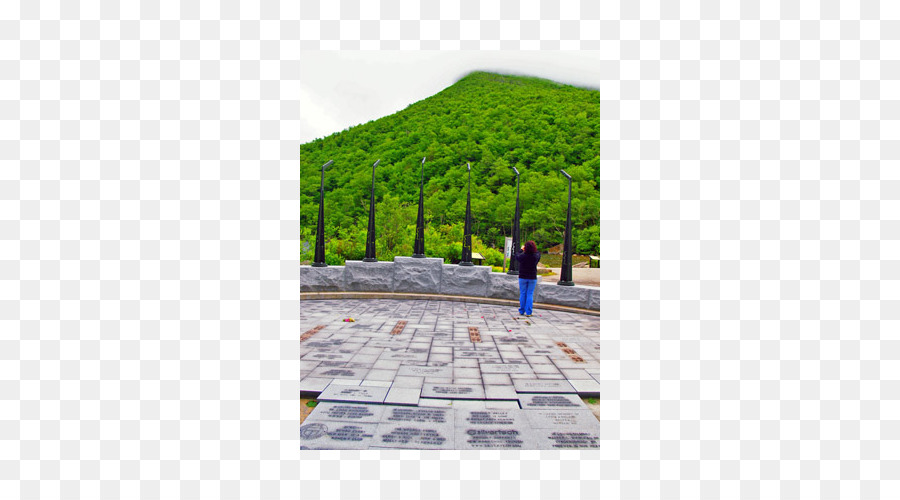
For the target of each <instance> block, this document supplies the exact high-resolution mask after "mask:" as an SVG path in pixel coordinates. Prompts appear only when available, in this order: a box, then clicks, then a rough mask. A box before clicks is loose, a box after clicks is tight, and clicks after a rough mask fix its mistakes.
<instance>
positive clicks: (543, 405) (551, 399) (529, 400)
mask: <svg viewBox="0 0 900 500" xmlns="http://www.w3.org/2000/svg"><path fill="white" fill-rule="evenodd" d="M519 405H521V406H522V409H523V410H551V409H558V408H561V409H566V410H571V409H575V408H584V409H586V408H587V405H586V404H584V401H582V400H581V398H579V397H578V396H576V395H574V394H519Z"/></svg>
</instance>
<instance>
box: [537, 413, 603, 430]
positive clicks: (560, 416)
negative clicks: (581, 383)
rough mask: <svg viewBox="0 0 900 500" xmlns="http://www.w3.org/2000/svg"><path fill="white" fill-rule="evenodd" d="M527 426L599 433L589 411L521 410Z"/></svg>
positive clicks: (597, 426) (598, 426)
mask: <svg viewBox="0 0 900 500" xmlns="http://www.w3.org/2000/svg"><path fill="white" fill-rule="evenodd" d="M522 413H524V414H525V417H526V418H527V420H528V425H529V426H531V427H533V428H535V429H557V430H577V429H588V430H593V431H597V432H599V431H600V422H599V421H598V420H597V418H596V417H595V416H594V414H593V413H592V412H591V410H589V409H585V410H581V409H575V410H565V409H561V408H555V409H552V410H522Z"/></svg>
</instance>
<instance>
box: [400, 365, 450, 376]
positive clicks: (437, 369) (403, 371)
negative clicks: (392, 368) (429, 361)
mask: <svg viewBox="0 0 900 500" xmlns="http://www.w3.org/2000/svg"><path fill="white" fill-rule="evenodd" d="M397 376H398V377H404V376H410V377H442V378H449V377H452V376H453V367H451V366H417V365H402V366H400V369H399V370H398V371H397Z"/></svg>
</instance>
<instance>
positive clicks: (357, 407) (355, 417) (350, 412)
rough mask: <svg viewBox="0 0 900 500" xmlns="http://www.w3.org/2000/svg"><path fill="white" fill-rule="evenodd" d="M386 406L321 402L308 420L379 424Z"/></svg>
mask: <svg viewBox="0 0 900 500" xmlns="http://www.w3.org/2000/svg"><path fill="white" fill-rule="evenodd" d="M384 411H385V407H384V406H381V405H367V404H349V403H327V402H323V403H319V404H318V406H316V407H315V409H314V410H313V412H312V413H311V414H310V415H309V417H307V419H306V422H319V421H325V420H327V421H336V422H363V423H369V424H377V423H378V422H380V421H381V416H382V414H383V413H384Z"/></svg>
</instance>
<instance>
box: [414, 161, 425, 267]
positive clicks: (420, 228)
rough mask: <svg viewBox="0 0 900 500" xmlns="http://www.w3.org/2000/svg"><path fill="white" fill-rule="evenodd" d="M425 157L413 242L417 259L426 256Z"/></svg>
mask: <svg viewBox="0 0 900 500" xmlns="http://www.w3.org/2000/svg"><path fill="white" fill-rule="evenodd" d="M424 189H425V157H422V180H421V181H420V183H419V215H418V216H417V217H416V241H415V242H414V243H413V254H412V256H413V257H415V258H417V259H424V258H425V209H424V208H423V204H424V202H425V195H424Z"/></svg>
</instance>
